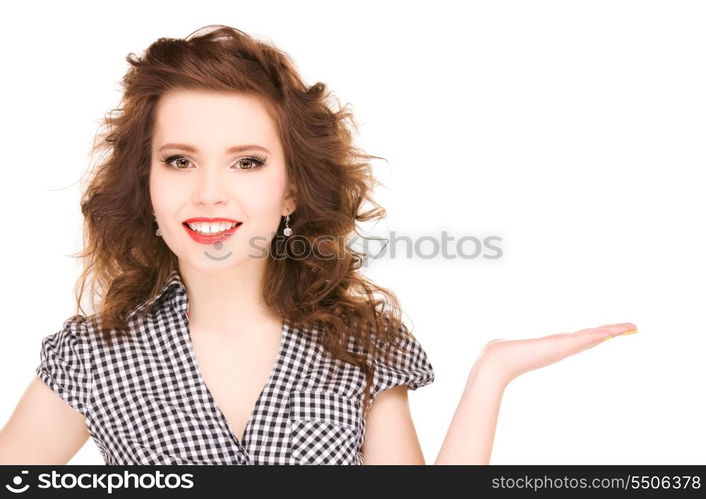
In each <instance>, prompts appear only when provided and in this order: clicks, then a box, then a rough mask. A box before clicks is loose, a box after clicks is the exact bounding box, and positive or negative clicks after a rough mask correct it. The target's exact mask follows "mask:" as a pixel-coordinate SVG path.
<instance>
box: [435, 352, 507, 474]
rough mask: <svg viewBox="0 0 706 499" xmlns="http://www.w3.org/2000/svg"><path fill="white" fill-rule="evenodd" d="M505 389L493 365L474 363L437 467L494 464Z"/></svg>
mask: <svg viewBox="0 0 706 499" xmlns="http://www.w3.org/2000/svg"><path fill="white" fill-rule="evenodd" d="M505 386H506V384H505V383H504V382H503V381H502V379H501V377H500V376H498V375H497V374H496V373H495V371H494V370H493V369H491V368H490V367H489V366H487V365H485V364H483V363H482V362H480V361H478V362H476V363H475V364H474V366H473V369H471V372H470V374H469V375H468V380H467V382H466V386H465V388H464V390H463V395H462V397H461V401H460V402H459V404H458V407H457V408H456V412H455V413H454V416H453V419H452V420H451V425H450V426H449V429H448V431H447V433H446V437H445V438H444V442H443V444H442V445H441V450H440V451H439V455H438V456H437V458H436V462H435V463H434V464H489V463H490V454H491V452H492V449H493V439H494V438H495V427H496V425H497V421H498V413H499V411H500V402H501V400H502V396H503V392H504V390H505Z"/></svg>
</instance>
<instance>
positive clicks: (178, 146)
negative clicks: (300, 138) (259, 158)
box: [159, 142, 270, 154]
mask: <svg viewBox="0 0 706 499" xmlns="http://www.w3.org/2000/svg"><path fill="white" fill-rule="evenodd" d="M164 149H183V150H184V151H189V152H191V153H194V154H196V153H198V152H199V150H198V148H196V147H195V146H192V145H189V144H177V143H175V142H171V143H169V144H163V145H162V146H161V147H160V148H159V150H160V151H163V150H164ZM253 149H256V150H258V151H262V152H266V153H267V154H270V151H268V150H267V149H265V148H264V147H262V146H259V145H257V144H245V145H242V146H233V147H229V148H228V149H226V153H228V154H230V153H233V152H240V151H251V150H253Z"/></svg>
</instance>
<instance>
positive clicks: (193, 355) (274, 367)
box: [183, 314, 289, 448]
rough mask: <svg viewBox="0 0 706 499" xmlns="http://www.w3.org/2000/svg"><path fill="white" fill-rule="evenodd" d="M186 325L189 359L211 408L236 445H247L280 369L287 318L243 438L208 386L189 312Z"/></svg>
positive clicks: (244, 429)
mask: <svg viewBox="0 0 706 499" xmlns="http://www.w3.org/2000/svg"><path fill="white" fill-rule="evenodd" d="M183 317H184V320H185V324H186V327H185V328H184V331H185V332H186V348H187V351H188V354H189V360H190V361H191V365H192V366H193V368H194V372H195V373H196V379H197V382H198V385H199V387H200V388H201V389H202V390H203V391H204V392H205V393H206V395H207V397H208V403H209V405H210V409H211V410H212V411H213V412H214V413H215V414H217V416H218V418H219V419H220V422H221V424H223V425H225V427H226V428H227V429H228V433H229V434H230V437H231V438H232V439H233V441H234V442H235V444H236V446H237V445H240V446H242V447H244V448H245V447H246V442H247V441H248V431H249V430H250V427H251V426H252V424H253V420H254V419H255V416H256V415H257V413H258V410H259V409H260V405H261V402H262V399H263V398H264V396H265V394H266V393H267V392H268V391H269V388H270V386H272V382H273V381H274V377H275V373H276V372H277V370H278V367H279V365H280V363H281V362H282V356H283V355H284V349H285V339H286V335H287V331H288V329H289V328H288V325H287V320H286V319H283V320H282V327H281V328H280V340H279V347H278V350H277V357H276V358H275V361H274V364H273V365H272V369H270V374H269V376H268V377H267V381H265V385H264V386H263V387H262V390H261V391H260V394H259V395H258V396H257V399H255V406H254V407H253V409H252V412H251V413H250V416H249V417H248V420H247V422H246V423H245V427H244V428H243V437H242V440H241V439H239V438H238V436H237V435H236V434H235V432H234V431H233V428H231V426H230V423H228V418H226V416H225V414H224V413H223V411H222V410H221V408H220V407H219V406H218V404H217V403H216V399H215V398H214V397H213V394H212V393H211V390H210V389H209V388H208V385H207V384H206V380H205V379H204V377H203V375H202V374H201V367H200V366H199V363H198V360H197V359H196V353H195V350H194V344H193V342H192V340H191V328H190V327H189V318H188V316H187V314H184V315H183Z"/></svg>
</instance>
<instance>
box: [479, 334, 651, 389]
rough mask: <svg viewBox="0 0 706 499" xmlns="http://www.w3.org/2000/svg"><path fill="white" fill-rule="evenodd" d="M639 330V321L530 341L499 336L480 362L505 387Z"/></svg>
mask: <svg viewBox="0 0 706 499" xmlns="http://www.w3.org/2000/svg"><path fill="white" fill-rule="evenodd" d="M636 332H637V326H635V324H632V323H630V322H624V323H621V324H608V325H605V326H601V327H597V328H590V329H582V330H580V331H576V332H573V333H558V334H552V335H549V336H543V337H541V338H530V339H526V340H506V339H496V340H492V341H490V342H488V343H487V344H486V345H485V347H484V348H483V351H482V352H481V355H480V358H479V361H478V362H479V363H480V364H481V365H483V366H485V367H487V368H489V369H490V370H491V371H492V372H493V375H494V376H498V377H499V380H500V381H501V383H503V386H504V385H507V383H509V382H510V381H512V380H513V379H515V378H516V377H518V376H519V375H520V374H523V373H526V372H528V371H532V370H534V369H537V368H540V367H544V366H547V365H549V364H553V363H555V362H557V361H559V360H561V359H563V358H565V357H568V356H569V355H574V354H576V353H579V352H583V351H584V350H588V349H589V348H593V347H595V346H596V345H598V344H600V343H602V342H603V341H604V340H607V339H609V338H613V337H615V336H619V335H621V334H631V333H636Z"/></svg>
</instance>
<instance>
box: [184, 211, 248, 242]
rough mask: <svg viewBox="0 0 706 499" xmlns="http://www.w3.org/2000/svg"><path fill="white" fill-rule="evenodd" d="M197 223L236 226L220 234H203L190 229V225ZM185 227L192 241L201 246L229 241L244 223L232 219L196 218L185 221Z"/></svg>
mask: <svg viewBox="0 0 706 499" xmlns="http://www.w3.org/2000/svg"><path fill="white" fill-rule="evenodd" d="M195 222H225V223H229V224H236V225H234V226H233V227H231V228H230V229H226V230H222V231H220V232H216V233H214V234H203V233H201V232H198V231H195V230H193V229H192V228H191V227H189V225H188V224H190V223H195ZM182 225H183V226H184V229H185V230H186V233H187V234H189V236H191V239H193V240H194V241H196V242H197V243H199V244H213V243H215V242H216V241H225V240H226V239H228V238H229V237H230V236H232V235H233V233H235V231H236V230H237V229H238V227H240V226H241V225H243V222H240V221H239V220H233V219H232V218H207V217H196V218H189V219H188V220H184V222H183V223H182Z"/></svg>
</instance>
